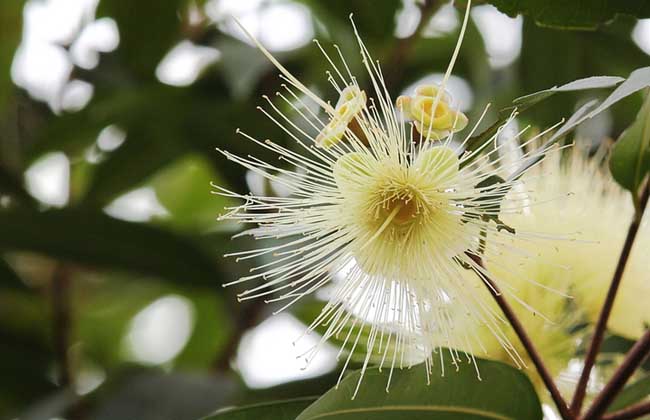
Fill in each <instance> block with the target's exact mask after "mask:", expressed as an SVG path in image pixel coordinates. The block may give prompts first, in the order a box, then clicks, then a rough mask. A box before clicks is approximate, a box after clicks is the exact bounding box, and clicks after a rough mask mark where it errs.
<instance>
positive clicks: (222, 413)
mask: <svg viewBox="0 0 650 420" xmlns="http://www.w3.org/2000/svg"><path fill="white" fill-rule="evenodd" d="M315 400H316V397H303V398H294V399H291V400H283V401H272V402H266V403H260V404H253V405H247V406H244V407H232V408H226V409H222V410H219V411H217V412H216V413H214V414H213V415H211V416H208V417H205V418H203V419H202V420H226V419H227V420H249V419H255V420H276V419H294V418H296V416H298V415H299V414H300V413H301V412H302V411H303V410H304V409H305V408H307V407H308V406H309V405H310V404H312V403H313V402H314V401H315Z"/></svg>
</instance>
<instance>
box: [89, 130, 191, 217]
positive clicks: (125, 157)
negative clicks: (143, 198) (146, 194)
mask: <svg viewBox="0 0 650 420" xmlns="http://www.w3.org/2000/svg"><path fill="white" fill-rule="evenodd" d="M164 128H165V127H163V126H160V125H156V124H150V125H148V126H147V127H146V128H143V127H134V128H133V129H132V130H131V131H129V132H128V134H127V138H126V141H125V142H124V144H123V145H122V146H120V148H119V149H117V150H116V151H115V152H113V153H112V154H111V155H110V157H109V158H108V159H107V160H106V161H105V162H102V163H101V164H100V165H98V167H97V169H96V171H95V174H94V181H93V183H92V185H91V187H90V190H89V191H88V194H87V195H86V198H85V200H86V201H87V202H89V203H92V204H93V205H95V206H98V207H102V206H105V205H106V204H108V203H109V202H110V201H111V199H113V198H114V197H115V196H117V195H118V194H119V193H121V192H124V191H126V190H128V189H130V188H134V187H136V186H138V184H140V183H142V182H144V180H145V179H146V178H147V177H148V176H149V175H151V174H152V173H154V172H156V171H157V170H158V169H160V168H162V167H163V166H165V165H167V164H168V163H170V162H172V161H173V160H174V158H176V157H177V156H179V155H182V154H183V153H184V152H185V151H186V150H187V149H186V148H185V147H187V146H183V143H182V142H180V141H176V139H175V138H174V139H170V137H169V135H168V133H166V132H165V131H164Z"/></svg>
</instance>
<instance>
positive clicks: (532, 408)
mask: <svg viewBox="0 0 650 420" xmlns="http://www.w3.org/2000/svg"><path fill="white" fill-rule="evenodd" d="M442 351H445V350H442ZM446 359H449V358H446ZM444 363H445V365H446V366H445V375H444V376H442V375H440V373H439V372H435V371H434V373H433V374H432V375H431V383H430V384H429V385H427V383H426V382H427V379H426V375H425V368H424V366H422V365H418V366H414V367H413V368H411V369H403V370H401V369H395V370H394V371H393V374H392V379H391V382H390V392H386V385H387V383H388V377H389V374H390V372H389V371H388V369H384V370H383V371H381V372H380V371H379V370H378V369H376V368H373V369H368V370H367V371H366V373H365V375H364V377H363V383H362V384H361V386H360V388H359V392H358V394H357V395H356V397H355V398H354V399H352V396H353V395H354V390H355V388H356V386H357V383H358V381H359V377H360V373H359V372H355V373H353V374H351V375H349V376H347V377H346V378H345V379H344V380H343V381H342V382H341V384H340V385H339V387H338V389H331V390H330V391H328V392H327V393H326V394H325V395H323V396H322V397H321V398H319V399H318V401H316V402H315V403H314V404H312V405H311V406H309V408H307V409H306V410H305V411H303V412H302V413H301V414H300V416H298V417H297V419H296V420H313V419H325V418H328V419H329V418H331V419H337V420H352V419H354V420H356V419H359V418H363V419H364V420H373V419H377V420H379V419H381V420H398V419H399V420H402V419H405V418H418V419H423V420H424V419H436V420H453V419H463V420H478V419H493V420H494V419H499V420H501V419H503V420H505V419H512V420H515V419H527V420H536V419H539V420H541V418H542V409H541V405H540V401H539V399H538V397H537V394H536V393H535V390H534V388H533V386H532V384H531V383H530V381H529V380H528V378H527V377H526V375H525V374H524V373H522V372H520V371H518V370H517V369H515V368H513V367H511V366H508V365H505V364H503V363H498V362H491V361H487V360H481V359H477V364H478V369H479V371H480V372H481V377H482V378H483V379H482V380H479V379H478V378H477V374H476V371H475V370H474V366H471V365H464V366H460V369H459V370H458V371H456V367H455V366H453V365H452V364H451V361H449V360H446V361H445V362H444ZM439 368H440V366H438V369H439Z"/></svg>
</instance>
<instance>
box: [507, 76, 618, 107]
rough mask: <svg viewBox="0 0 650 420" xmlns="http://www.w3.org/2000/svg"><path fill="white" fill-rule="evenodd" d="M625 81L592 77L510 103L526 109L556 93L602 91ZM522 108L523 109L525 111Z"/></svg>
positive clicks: (612, 77) (607, 77) (609, 77)
mask: <svg viewBox="0 0 650 420" xmlns="http://www.w3.org/2000/svg"><path fill="white" fill-rule="evenodd" d="M624 80H625V79H624V78H622V77H616V76H594V77H587V78H584V79H578V80H574V81H573V82H570V83H567V84H564V85H562V86H553V87H552V88H550V89H545V90H542V91H539V92H535V93H531V94H529V95H525V96H521V97H519V98H517V99H515V100H514V101H512V103H513V104H514V105H515V106H517V107H518V109H519V110H521V109H522V108H523V107H525V108H528V107H529V106H531V105H534V104H536V103H538V102H540V101H542V100H544V99H546V98H548V97H550V96H552V95H554V94H556V93H558V92H572V91H579V90H588V89H602V88H607V87H612V86H616V85H617V84H619V83H621V82H622V81H624ZM525 108H523V109H525Z"/></svg>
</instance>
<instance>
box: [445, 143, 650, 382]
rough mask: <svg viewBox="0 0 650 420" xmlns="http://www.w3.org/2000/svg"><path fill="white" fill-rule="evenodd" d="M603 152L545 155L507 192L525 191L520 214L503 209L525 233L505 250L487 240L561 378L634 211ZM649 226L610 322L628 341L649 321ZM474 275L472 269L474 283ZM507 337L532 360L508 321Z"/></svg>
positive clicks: (486, 337)
mask: <svg viewBox="0 0 650 420" xmlns="http://www.w3.org/2000/svg"><path fill="white" fill-rule="evenodd" d="M604 152H605V150H604V148H601V149H600V150H599V151H598V152H597V153H596V155H595V156H594V157H593V158H589V157H588V153H587V151H586V150H583V149H581V148H577V147H574V148H571V149H570V150H569V151H567V152H565V153H564V154H561V153H560V151H559V150H554V151H553V152H551V153H549V154H548V155H547V157H546V159H545V160H544V161H543V162H542V163H541V164H540V165H539V166H537V167H535V168H533V169H532V170H531V171H529V172H528V173H527V174H526V175H525V176H524V177H523V179H522V181H523V185H520V186H518V188H515V190H514V191H513V192H512V193H511V195H519V196H522V197H527V199H528V200H529V205H527V206H524V207H523V208H522V209H521V210H520V211H516V212H506V213H505V214H504V215H503V217H502V220H503V221H504V223H506V224H507V225H509V226H511V227H513V228H515V229H516V230H517V232H518V233H519V235H517V236H516V237H512V238H508V241H507V243H502V244H500V245H501V246H497V244H496V243H495V241H494V240H491V238H488V240H487V248H486V251H485V254H486V257H485V260H486V265H487V268H488V270H489V271H490V273H491V274H493V275H495V276H496V277H497V278H499V279H500V280H501V281H502V282H503V284H506V285H507V287H508V288H512V290H513V293H514V294H516V296H517V298H519V299H521V301H522V302H529V303H530V305H531V306H528V305H527V304H523V305H517V306H515V307H514V310H515V312H516V314H517V316H518V317H519V319H520V321H521V322H522V324H523V325H524V326H525V328H526V331H527V333H528V334H529V336H530V337H531V339H532V341H533V342H534V343H535V345H536V347H537V348H538V349H539V351H540V353H541V356H542V358H543V359H544V361H545V363H546V364H547V367H548V368H549V370H550V372H551V373H552V374H553V375H556V376H557V375H559V374H560V373H561V372H562V371H563V370H565V369H567V367H568V365H569V362H570V360H571V359H572V358H574V357H576V355H575V348H576V346H577V341H578V340H579V339H580V338H581V337H580V335H578V334H582V333H583V332H584V329H582V330H581V329H579V328H576V326H577V325H578V324H579V323H580V322H581V321H583V320H584V318H586V320H587V321H590V322H592V323H595V321H596V320H597V317H598V314H599V312H600V310H601V307H602V304H603V301H604V299H605V294H606V293H607V289H608V288H609V284H610V282H611V279H612V276H613V274H614V270H615V266H616V263H617V261H618V257H619V254H620V250H621V248H622V246H623V241H624V239H625V233H626V231H627V228H628V226H629V223H630V221H631V219H632V216H633V213H634V209H633V206H632V202H631V199H630V197H629V194H628V193H626V192H625V191H623V190H622V189H621V188H620V187H619V186H618V184H616V183H615V182H614V181H613V180H612V178H611V175H610V174H609V173H608V171H607V168H606V167H604V165H603V161H604V159H603V157H604ZM509 158H512V156H509ZM531 191H532V192H531ZM505 205H507V202H506V204H505ZM649 225H650V223H649V222H648V218H647V217H646V218H645V219H644V220H643V222H642V225H641V228H640V232H639V234H638V236H637V241H636V243H635V245H634V248H633V250H632V254H631V257H630V259H629V261H628V265H627V268H626V270H625V274H624V276H623V280H622V283H621V287H620V289H619V292H618V296H617V298H616V302H615V305H614V309H613V312H612V315H611V317H610V320H609V325H608V326H609V329H610V330H611V331H612V332H613V333H615V334H619V335H622V336H624V337H627V338H631V339H635V338H638V337H639V336H640V335H641V334H642V333H643V332H644V330H645V329H646V328H647V325H648V323H650V308H649V307H648V306H647V305H646V304H645V303H644V301H643V299H639V296H647V295H648V294H650V284H649V283H648V279H647V273H648V271H649V269H650V263H649V262H648V259H647V255H648V252H649V251H650V226H649ZM526 232H544V233H545V235H548V237H547V238H546V239H544V240H538V241H535V242H534V243H533V242H531V241H530V240H529V239H530V238H527V234H526ZM506 246H507V247H508V248H512V249H516V250H517V251H518V252H519V254H520V255H519V256H514V257H513V255H512V253H503V249H504V248H505V247H506ZM470 277H471V276H470V275H469V274H468V280H467V281H468V282H469V281H471V279H470ZM474 281H475V282H476V283H477V284H476V285H475V286H474V287H475V288H476V289H477V290H479V293H484V294H486V295H487V292H486V291H485V290H484V289H485V288H484V287H483V285H481V284H479V282H478V281H477V280H474ZM540 286H541V287H540ZM545 289H551V290H553V291H549V290H545ZM568 295H572V297H574V299H570V298H568ZM492 306H493V308H492V310H494V311H497V310H498V308H497V307H496V305H493V304H492ZM531 309H532V310H531ZM465 328H475V329H476V327H472V326H466V327H465ZM506 336H507V338H508V339H509V340H510V341H511V342H512V343H515V348H516V350H517V351H518V352H519V354H522V355H523V360H524V362H525V363H526V365H528V366H530V365H531V362H530V360H528V358H527V357H526V353H525V352H524V351H523V349H522V348H521V344H520V342H519V340H518V339H517V338H516V335H515V333H514V331H512V330H511V329H510V328H509V327H508V328H507V329H506ZM474 338H475V339H477V341H479V342H480V344H479V346H474V347H475V348H476V347H481V348H482V351H483V352H484V354H485V355H486V356H487V357H489V358H493V359H497V360H502V361H506V362H507V361H512V360H513V358H512V357H511V356H510V355H509V354H508V352H506V351H504V349H503V347H502V346H501V345H500V343H499V342H497V341H495V340H494V339H493V338H492V336H491V335H490V334H486V332H485V331H484V330H480V329H476V333H475V336H474ZM455 347H456V348H460V349H466V348H467V346H466V345H464V343H456V344H455ZM527 373H529V375H531V378H532V379H533V382H534V383H536V385H538V386H541V379H540V378H539V377H538V375H537V373H536V371H535V370H533V369H529V370H527Z"/></svg>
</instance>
